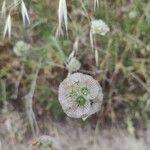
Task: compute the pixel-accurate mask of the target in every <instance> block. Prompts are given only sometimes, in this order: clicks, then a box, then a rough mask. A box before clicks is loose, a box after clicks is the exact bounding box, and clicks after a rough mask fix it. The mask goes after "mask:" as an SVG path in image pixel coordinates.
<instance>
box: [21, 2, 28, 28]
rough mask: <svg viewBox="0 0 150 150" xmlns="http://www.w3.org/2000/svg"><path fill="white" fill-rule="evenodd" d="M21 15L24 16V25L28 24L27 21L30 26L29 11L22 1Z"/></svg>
mask: <svg viewBox="0 0 150 150" xmlns="http://www.w3.org/2000/svg"><path fill="white" fill-rule="evenodd" d="M21 14H22V19H23V23H24V25H25V24H26V21H27V23H29V24H30V19H29V15H28V11H27V8H26V5H25V3H24V1H23V0H22V1H21Z"/></svg>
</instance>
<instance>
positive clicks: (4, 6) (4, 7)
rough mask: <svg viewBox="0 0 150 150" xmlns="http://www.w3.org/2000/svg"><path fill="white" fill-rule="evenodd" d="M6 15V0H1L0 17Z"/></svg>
mask: <svg viewBox="0 0 150 150" xmlns="http://www.w3.org/2000/svg"><path fill="white" fill-rule="evenodd" d="M5 17H6V1H5V0H4V1H3V4H2V8H1V18H5Z"/></svg>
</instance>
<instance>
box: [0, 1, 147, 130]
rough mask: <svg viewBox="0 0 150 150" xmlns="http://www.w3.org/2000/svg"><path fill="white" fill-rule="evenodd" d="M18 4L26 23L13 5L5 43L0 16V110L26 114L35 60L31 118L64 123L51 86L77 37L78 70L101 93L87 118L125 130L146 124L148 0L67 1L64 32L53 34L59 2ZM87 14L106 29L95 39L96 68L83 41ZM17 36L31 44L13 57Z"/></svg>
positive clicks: (55, 86)
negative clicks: (24, 10) (25, 51)
mask: <svg viewBox="0 0 150 150" xmlns="http://www.w3.org/2000/svg"><path fill="white" fill-rule="evenodd" d="M2 2H3V0H1V1H0V6H2ZM11 2H12V1H9V0H8V3H11ZM25 3H26V6H27V9H28V14H29V17H30V21H31V23H30V24H29V25H26V26H24V25H23V23H22V19H21V11H20V9H19V8H17V9H15V10H14V11H12V12H11V14H12V37H11V40H9V39H7V38H5V39H4V40H3V30H4V26H5V20H2V21H0V111H1V110H3V109H2V108H4V105H5V101H7V102H8V103H11V104H12V105H13V106H14V107H15V109H16V110H17V111H19V112H24V111H25V106H24V101H23V100H22V99H23V97H24V96H25V95H26V94H27V93H28V92H29V90H30V85H31V82H32V80H33V79H34V77H35V72H36V70H37V67H38V64H39V62H40V69H39V70H38V77H37V84H36V89H35V93H34V96H33V99H32V100H33V109H34V112H35V115H36V117H37V120H38V118H41V117H44V116H45V115H48V116H50V117H52V118H53V119H56V120H63V119H64V118H65V117H66V115H65V114H64V113H63V111H62V109H61V106H60V104H59V102H58V86H59V84H60V82H61V81H62V80H63V79H64V78H65V77H66V75H67V69H66V66H65V63H66V61H67V58H68V57H69V55H70V53H71V52H72V50H73V46H74V44H75V42H77V43H78V51H77V52H76V57H77V58H78V59H79V61H80V62H81V69H80V70H79V72H83V73H87V74H89V75H92V76H93V77H94V78H95V79H97V80H98V81H99V83H100V84H101V86H102V87H103V92H104V103H103V106H102V110H101V111H100V112H99V113H98V114H96V115H93V116H92V117H91V118H89V119H87V121H86V122H87V123H94V124H95V122H96V121H97V120H100V123H101V125H102V126H107V125H112V124H115V125H119V126H121V127H126V128H128V129H129V130H130V129H131V127H132V128H136V127H139V126H140V125H144V124H145V123H146V122H149V120H150V45H149V44H150V2H149V1H148V0H100V5H99V8H96V10H94V2H93V1H92V0H83V1H82V0H67V9H68V29H69V31H68V37H67V36H66V34H65V33H64V36H60V37H57V38H56V37H55V33H56V29H57V25H58V17H57V10H58V3H59V1H51V0H27V1H25ZM8 12H9V10H8ZM8 12H7V13H8ZM90 18H95V19H102V20H104V21H105V22H106V23H107V24H108V26H109V27H110V32H108V33H107V35H105V36H100V35H97V36H96V48H97V49H98V57H99V61H98V66H96V65H95V56H94V54H93V52H92V50H91V45H90V38H89V31H90ZM64 28H65V27H64ZM20 40H21V41H24V42H25V43H28V44H30V45H31V50H30V54H29V55H25V56H24V57H17V56H16V55H15V54H14V51H13V49H14V47H15V45H16V43H17V42H18V41H20ZM16 94H17V95H16Z"/></svg>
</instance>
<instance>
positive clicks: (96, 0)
mask: <svg viewBox="0 0 150 150" xmlns="http://www.w3.org/2000/svg"><path fill="white" fill-rule="evenodd" d="M96 7H97V8H99V0H94V10H95V9H96Z"/></svg>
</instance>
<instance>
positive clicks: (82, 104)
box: [59, 73, 103, 118]
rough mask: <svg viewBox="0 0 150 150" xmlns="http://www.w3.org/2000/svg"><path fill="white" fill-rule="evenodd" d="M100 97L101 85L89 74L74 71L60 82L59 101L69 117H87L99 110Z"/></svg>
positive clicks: (101, 95) (101, 97)
mask: <svg viewBox="0 0 150 150" xmlns="http://www.w3.org/2000/svg"><path fill="white" fill-rule="evenodd" d="M102 99H103V94H102V88H101V86H100V85H99V84H98V82H97V81H96V80H95V79H93V78H92V77H91V76H89V75H85V74H82V73H74V74H71V75H70V76H69V77H67V78H66V79H64V81H62V82H61V83H60V86H59V101H60V104H61V106H62V109H63V110H64V112H65V113H66V114H67V115H68V116H70V117H74V118H87V117H88V116H89V115H92V114H94V113H95V112H97V111H99V110H100V108H101V104H102ZM91 102H92V103H91Z"/></svg>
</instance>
